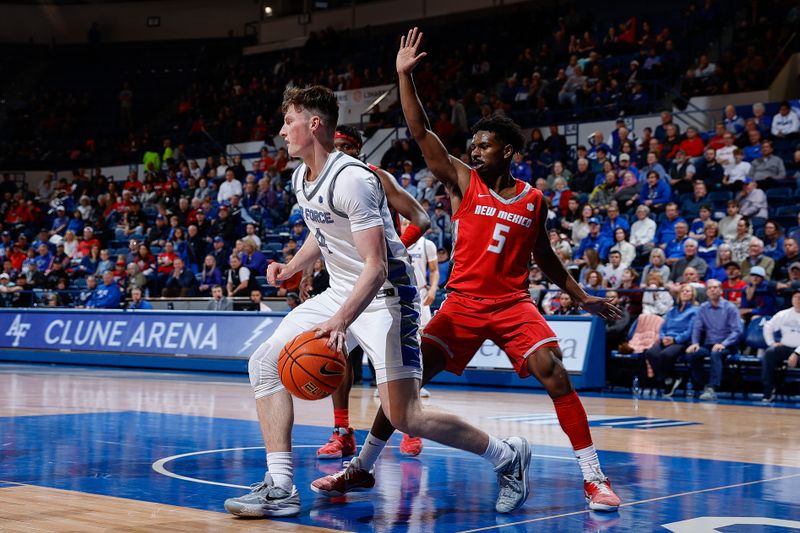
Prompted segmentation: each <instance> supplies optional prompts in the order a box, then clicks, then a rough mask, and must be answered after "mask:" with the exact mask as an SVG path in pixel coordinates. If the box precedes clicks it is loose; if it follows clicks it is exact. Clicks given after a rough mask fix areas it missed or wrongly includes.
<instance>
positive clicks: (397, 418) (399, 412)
mask: <svg viewBox="0 0 800 533" xmlns="http://www.w3.org/2000/svg"><path fill="white" fill-rule="evenodd" d="M385 414H386V417H387V418H388V419H389V422H391V423H392V426H394V428H395V429H397V430H398V431H400V432H402V433H405V434H410V435H416V431H415V430H416V423H415V416H414V414H413V412H411V409H409V408H407V407H395V408H392V409H389V412H387V413H385Z"/></svg>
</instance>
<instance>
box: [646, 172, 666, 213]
mask: <svg viewBox="0 0 800 533" xmlns="http://www.w3.org/2000/svg"><path fill="white" fill-rule="evenodd" d="M670 198H672V191H671V190H670V188H669V183H668V182H667V181H666V180H663V179H661V178H660V177H659V176H658V173H657V172H656V171H654V170H651V171H650V172H648V173H647V181H646V183H645V184H644V185H643V186H642V192H641V193H640V194H639V202H641V203H642V204H644V205H646V206H647V207H649V208H650V210H651V211H655V212H661V211H663V210H664V209H665V208H666V206H667V203H669V201H670Z"/></svg>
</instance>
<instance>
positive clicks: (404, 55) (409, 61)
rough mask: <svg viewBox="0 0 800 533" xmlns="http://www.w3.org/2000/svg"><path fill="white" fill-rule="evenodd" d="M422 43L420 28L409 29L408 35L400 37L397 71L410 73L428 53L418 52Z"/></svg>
mask: <svg viewBox="0 0 800 533" xmlns="http://www.w3.org/2000/svg"><path fill="white" fill-rule="evenodd" d="M421 44H422V32H421V31H419V28H413V29H411V30H409V32H408V35H404V36H402V37H400V50H398V51H397V61H396V66H397V73H398V74H410V73H411V71H412V70H414V68H415V67H416V66H417V65H418V64H419V62H420V61H422V58H423V57H425V56H426V55H428V54H427V53H425V52H422V53H421V54H418V53H417V52H418V51H419V47H420V45H421Z"/></svg>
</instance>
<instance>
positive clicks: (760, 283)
mask: <svg viewBox="0 0 800 533" xmlns="http://www.w3.org/2000/svg"><path fill="white" fill-rule="evenodd" d="M775 296H776V295H775V290H774V287H772V286H771V285H770V283H769V282H768V278H767V273H766V272H765V271H764V269H763V268H761V267H759V266H754V267H753V268H751V269H750V281H749V283H748V284H747V288H746V289H745V291H744V296H743V297H742V303H741V307H740V308H739V313H740V314H741V316H742V318H744V319H746V320H749V319H750V318H751V317H754V316H770V315H773V314H775V311H776V310H777V306H776V303H777V302H776V297H775Z"/></svg>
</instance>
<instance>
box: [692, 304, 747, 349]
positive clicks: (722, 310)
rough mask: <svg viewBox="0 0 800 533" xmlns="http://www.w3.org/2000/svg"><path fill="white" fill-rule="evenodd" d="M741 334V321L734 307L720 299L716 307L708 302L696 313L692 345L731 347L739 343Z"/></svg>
mask: <svg viewBox="0 0 800 533" xmlns="http://www.w3.org/2000/svg"><path fill="white" fill-rule="evenodd" d="M741 334H742V321H741V320H740V319H739V310H738V309H737V308H736V306H735V305H733V304H732V303H731V302H729V301H728V300H726V299H724V298H720V300H719V303H718V304H717V305H713V304H712V303H711V301H710V300H709V301H707V302H705V303H703V304H702V305H701V306H700V310H699V311H698V312H697V319H696V320H695V321H694V327H693V328H692V344H700V345H711V344H724V345H725V346H732V345H734V344H736V343H737V342H739V337H740V336H741Z"/></svg>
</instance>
